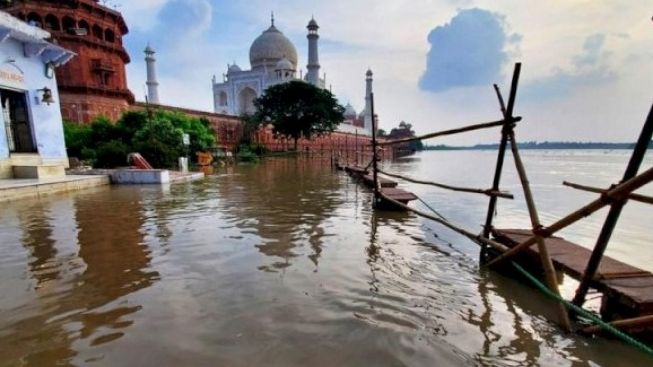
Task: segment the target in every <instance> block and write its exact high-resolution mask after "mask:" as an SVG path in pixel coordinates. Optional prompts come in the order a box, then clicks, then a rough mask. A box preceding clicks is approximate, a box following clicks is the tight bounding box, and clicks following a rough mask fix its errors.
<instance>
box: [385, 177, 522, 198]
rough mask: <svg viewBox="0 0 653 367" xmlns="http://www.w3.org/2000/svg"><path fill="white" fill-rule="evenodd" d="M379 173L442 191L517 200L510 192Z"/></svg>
mask: <svg viewBox="0 0 653 367" xmlns="http://www.w3.org/2000/svg"><path fill="white" fill-rule="evenodd" d="M379 173H381V174H384V175H386V176H390V177H394V178H398V179H401V180H404V181H408V182H412V183H416V184H421V185H429V186H435V187H439V188H441V189H446V190H451V191H458V192H468V193H473V194H484V195H487V196H497V197H500V198H504V199H514V198H515V197H514V196H513V195H512V194H510V193H508V192H505V191H495V190H492V189H473V188H467V187H457V186H451V185H445V184H441V183H438V182H430V181H422V180H417V179H414V178H410V177H406V176H402V175H398V174H394V173H389V172H385V171H382V170H379Z"/></svg>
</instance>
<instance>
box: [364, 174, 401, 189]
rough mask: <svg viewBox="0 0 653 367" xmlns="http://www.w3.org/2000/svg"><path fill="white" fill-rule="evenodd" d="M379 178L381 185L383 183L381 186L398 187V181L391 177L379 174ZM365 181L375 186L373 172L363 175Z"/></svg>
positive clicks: (366, 183)
mask: <svg viewBox="0 0 653 367" xmlns="http://www.w3.org/2000/svg"><path fill="white" fill-rule="evenodd" d="M377 180H378V181H379V185H381V187H388V188H392V187H397V185H398V183H397V182H396V181H392V180H390V179H387V178H385V177H381V176H377ZM363 183H364V184H365V185H367V186H369V187H373V186H374V176H372V175H371V174H370V175H365V176H363Z"/></svg>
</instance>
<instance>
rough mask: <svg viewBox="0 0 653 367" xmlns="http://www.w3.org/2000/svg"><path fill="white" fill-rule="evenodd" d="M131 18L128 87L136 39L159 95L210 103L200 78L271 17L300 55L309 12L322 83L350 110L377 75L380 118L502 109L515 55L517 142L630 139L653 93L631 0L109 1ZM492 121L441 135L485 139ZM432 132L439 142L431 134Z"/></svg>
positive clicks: (437, 124) (432, 126)
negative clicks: (155, 75) (500, 94)
mask: <svg viewBox="0 0 653 367" xmlns="http://www.w3.org/2000/svg"><path fill="white" fill-rule="evenodd" d="M110 3H113V4H114V5H116V6H117V9H118V10H120V11H121V12H123V14H124V15H125V18H126V20H127V22H128V25H129V27H130V33H129V35H128V36H127V37H126V38H125V43H126V46H127V48H128V51H129V53H130V54H131V56H132V63H131V64H130V65H129V66H128V80H129V86H130V89H132V91H133V92H134V94H135V95H136V96H137V99H141V100H142V99H143V97H142V96H143V95H144V83H145V65H144V61H143V56H144V55H143V49H144V48H145V46H146V44H147V43H148V42H149V43H150V44H151V45H152V46H153V47H154V48H155V49H156V50H157V58H158V60H159V61H158V72H159V75H160V80H159V81H160V83H161V85H160V94H161V99H162V102H163V103H165V104H171V105H178V106H183V107H189V108H195V109H201V110H211V109H212V95H211V82H210V81H211V77H212V76H213V75H217V76H218V78H220V77H221V75H222V73H224V72H225V70H226V65H227V63H232V62H234V61H235V62H237V63H238V65H239V66H241V67H242V68H249V60H248V52H249V46H250V45H251V43H252V41H253V40H254V39H255V38H256V37H257V36H258V35H259V34H260V33H261V32H262V31H263V30H265V29H266V28H267V27H268V26H269V17H270V11H274V12H275V15H276V24H277V26H278V28H279V29H281V30H282V31H283V32H284V33H285V34H286V36H288V38H290V39H291V40H292V41H293V42H294V43H295V46H296V47H297V50H298V53H299V59H300V60H299V63H300V67H302V68H303V69H305V64H306V52H307V51H306V35H305V34H306V29H305V27H306V24H307V22H308V20H309V19H310V17H311V15H315V18H316V20H317V21H318V22H319V24H320V27H321V28H320V35H321V39H320V61H321V64H322V71H323V72H326V73H327V83H328V84H330V85H332V90H333V92H334V93H335V94H336V95H337V97H338V98H339V99H340V101H341V102H342V103H343V104H345V103H347V102H351V103H352V104H353V105H354V107H356V108H357V109H358V110H360V109H361V108H362V107H363V101H364V95H363V94H364V78H365V76H364V73H365V70H366V69H367V68H368V67H371V68H372V69H373V70H374V73H375V96H376V107H377V110H378V113H379V115H380V121H381V122H380V124H381V127H383V128H386V129H388V128H391V127H392V126H395V125H397V124H398V123H399V121H401V120H405V121H408V122H410V123H412V124H413V125H414V126H415V127H416V129H417V131H418V132H420V133H426V132H429V131H434V130H439V129H444V128H451V127H454V126H459V125H461V124H465V123H470V122H480V121H489V120H494V119H498V118H499V116H500V115H499V111H498V107H497V103H496V98H495V95H494V92H493V90H492V83H498V84H499V85H500V86H501V87H502V89H503V90H504V91H505V92H506V93H507V88H508V83H509V78H510V74H511V70H512V67H513V64H514V62H517V61H521V62H523V73H522V83H521V87H520V93H519V97H518V102H517V108H516V113H517V114H519V115H521V116H523V117H524V123H523V124H522V125H523V126H521V127H520V128H519V130H518V138H519V139H520V140H601V141H632V140H635V138H636V135H637V134H638V132H639V129H640V128H641V125H642V122H643V120H644V118H645V115H646V113H647V112H648V109H649V108H650V105H651V103H652V102H653V98H652V97H653V92H652V88H651V86H653V63H652V62H651V61H652V60H653V47H652V44H653V23H652V22H651V15H653V9H651V8H650V7H647V6H646V5H645V2H643V1H630V0H612V1H607V0H603V1H602V0H549V1H545V2H542V1H531V0H529V1H524V0H494V1H489V0H488V1H481V0H448V1H443V0H440V1H435V0H393V1H389V0H376V1H373V0H331V1H329V2H325V1H315V0H313V1H311V0H286V1H281V0H277V1H263V0H250V1H236V2H234V1H221V0H139V1H131V0H129V1H128V0H113V1H110ZM496 139H497V137H496V133H495V132H484V133H478V134H471V135H467V136H465V137H463V138H462V139H458V138H456V139H449V140H444V141H441V142H444V143H452V144H471V143H477V142H491V141H494V140H496ZM432 143H438V142H437V141H434V142H432Z"/></svg>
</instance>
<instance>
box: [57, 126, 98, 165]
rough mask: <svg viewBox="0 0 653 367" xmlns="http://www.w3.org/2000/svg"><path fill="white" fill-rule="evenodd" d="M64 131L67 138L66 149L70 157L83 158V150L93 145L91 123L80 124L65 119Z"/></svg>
mask: <svg viewBox="0 0 653 367" xmlns="http://www.w3.org/2000/svg"><path fill="white" fill-rule="evenodd" d="M63 133H64V138H65V140H66V150H67V151H68V156H69V157H77V158H81V159H84V158H83V154H82V151H83V150H84V149H85V148H87V147H89V146H90V145H91V141H92V140H91V127H90V125H79V124H76V123H73V122H70V121H64V123H63Z"/></svg>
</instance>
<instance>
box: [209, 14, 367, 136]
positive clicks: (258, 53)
mask: <svg viewBox="0 0 653 367" xmlns="http://www.w3.org/2000/svg"><path fill="white" fill-rule="evenodd" d="M306 28H307V29H308V35H307V38H308V64H307V65H306V69H307V72H306V75H303V73H302V72H300V75H297V69H298V64H299V63H298V58H297V49H296V48H295V45H294V44H293V43H292V42H291V41H290V40H289V39H288V38H287V37H286V36H285V35H284V34H283V33H282V32H281V31H280V30H279V29H278V28H277V27H276V26H275V24H274V15H272V18H271V24H270V27H269V28H268V29H267V30H265V31H264V32H263V33H262V34H261V35H260V36H258V38H256V39H255V40H254V42H253V43H252V45H251V47H250V49H249V61H250V65H251V70H243V69H242V68H241V67H239V66H238V65H236V63H234V64H232V65H228V66H227V72H226V73H225V74H223V75H222V80H221V81H218V79H217V78H216V77H215V76H214V77H213V82H212V84H213V104H214V111H215V112H216V113H222V114H227V115H243V114H250V113H253V112H254V111H255V107H254V100H255V99H256V98H257V97H259V96H260V95H262V94H263V93H264V92H265V90H266V89H267V88H268V87H270V86H273V85H276V84H280V83H286V82H289V81H293V80H302V81H304V82H306V83H310V84H313V85H315V86H316V87H318V88H326V80H325V77H322V78H321V77H320V62H319V52H318V40H319V38H320V36H319V34H318V29H319V26H318V24H317V22H316V21H315V19H314V18H311V20H310V21H309V22H308V26H307V27H306ZM371 93H372V71H371V70H368V71H367V73H366V94H365V109H364V110H363V111H362V112H361V113H360V114H357V113H356V111H355V110H354V108H353V106H352V105H351V104H349V103H348V104H347V106H346V112H345V121H344V122H343V123H342V124H341V125H340V126H339V128H338V130H339V131H342V132H349V133H354V132H356V133H359V134H364V135H369V134H371V132H372V119H371V116H370V114H369V113H367V111H370V108H369V104H370V95H371Z"/></svg>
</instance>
